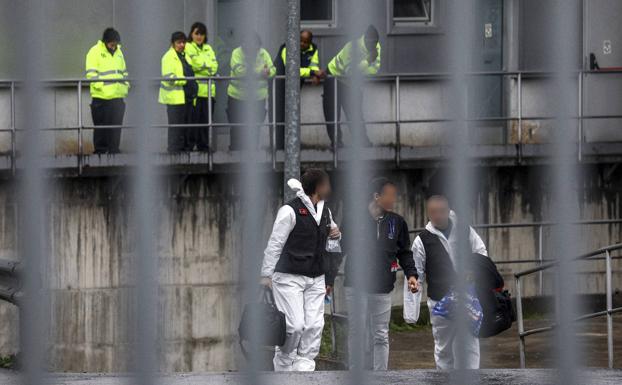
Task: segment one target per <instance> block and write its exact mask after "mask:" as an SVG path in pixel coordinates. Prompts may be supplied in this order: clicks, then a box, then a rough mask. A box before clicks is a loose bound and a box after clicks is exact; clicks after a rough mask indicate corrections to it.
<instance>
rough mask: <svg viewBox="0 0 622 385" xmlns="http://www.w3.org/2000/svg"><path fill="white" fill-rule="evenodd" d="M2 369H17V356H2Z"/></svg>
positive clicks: (0, 360) (0, 359) (0, 358)
mask: <svg viewBox="0 0 622 385" xmlns="http://www.w3.org/2000/svg"><path fill="white" fill-rule="evenodd" d="M0 369H15V355H14V354H11V355H9V356H0Z"/></svg>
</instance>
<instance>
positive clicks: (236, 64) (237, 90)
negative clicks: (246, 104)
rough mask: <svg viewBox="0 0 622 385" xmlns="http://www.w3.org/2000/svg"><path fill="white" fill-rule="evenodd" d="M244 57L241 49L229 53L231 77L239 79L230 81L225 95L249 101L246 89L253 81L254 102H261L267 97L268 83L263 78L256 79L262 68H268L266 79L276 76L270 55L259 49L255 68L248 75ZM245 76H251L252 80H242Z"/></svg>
mask: <svg viewBox="0 0 622 385" xmlns="http://www.w3.org/2000/svg"><path fill="white" fill-rule="evenodd" d="M246 67H247V63H246V57H245V55H244V51H243V50H242V47H238V48H236V49H234V50H233V52H232V53H231V77H237V78H241V79H232V80H231V81H230V82H229V86H228V87H227V95H229V96H230V97H232V98H234V99H237V100H247V99H249V97H248V95H247V93H248V91H247V88H248V86H249V84H247V83H249V82H251V81H255V82H256V84H254V86H255V87H256V91H255V98H254V99H255V100H262V99H266V98H267V97H268V81H267V80H266V79H264V78H263V77H261V78H258V76H260V75H261V73H262V72H263V70H264V68H268V72H269V73H268V77H269V78H272V77H274V75H275V74H276V68H274V64H273V63H272V59H271V58H270V54H269V53H268V51H266V50H265V49H263V48H260V49H259V51H258V52H257V57H256V58H255V67H254V68H253V73H252V74H249V73H248V71H247V68H246ZM247 75H252V76H253V77H252V78H250V79H249V78H244V77H246V76H247Z"/></svg>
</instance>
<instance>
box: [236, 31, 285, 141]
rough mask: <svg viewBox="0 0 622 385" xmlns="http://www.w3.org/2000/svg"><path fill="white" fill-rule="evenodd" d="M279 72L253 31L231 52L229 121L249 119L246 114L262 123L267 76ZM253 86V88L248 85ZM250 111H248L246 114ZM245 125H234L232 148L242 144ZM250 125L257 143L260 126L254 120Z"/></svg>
mask: <svg viewBox="0 0 622 385" xmlns="http://www.w3.org/2000/svg"><path fill="white" fill-rule="evenodd" d="M275 74H276V68H274V64H273V63H272V59H271V58H270V54H269V53H268V51H266V50H265V49H263V48H262V47H261V38H260V37H259V35H258V34H257V33H254V34H253V35H252V36H250V37H249V38H248V39H247V40H245V42H244V44H243V45H242V46H240V47H238V48H236V49H234V50H233V52H232V53H231V77H236V78H238V79H232V80H231V81H230V82H229V86H228V87H227V95H228V96H229V98H228V101H227V116H228V118H229V123H233V124H243V123H248V118H247V117H252V119H253V120H256V121H257V122H256V123H257V124H261V123H263V121H264V119H265V117H266V99H267V98H268V79H271V78H273V77H274V75H275ZM249 87H250V88H251V89H250V90H249V89H248V88H249ZM247 114H248V115H247ZM243 129H244V128H242V126H235V127H233V126H232V127H231V143H230V146H229V148H230V150H241V149H242V148H243V142H244V140H243V139H244V138H243V135H242V133H243ZM248 129H250V130H252V132H251V134H252V135H253V138H256V140H252V141H250V143H258V141H259V128H258V127H257V125H255V124H253V125H251V127H249V128H248Z"/></svg>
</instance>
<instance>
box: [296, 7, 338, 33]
mask: <svg viewBox="0 0 622 385" xmlns="http://www.w3.org/2000/svg"><path fill="white" fill-rule="evenodd" d="M335 3H336V0H301V1H300V23H301V24H302V25H303V26H306V27H320V28H321V27H324V28H334V27H336V24H337V22H336V13H337V12H336V7H335Z"/></svg>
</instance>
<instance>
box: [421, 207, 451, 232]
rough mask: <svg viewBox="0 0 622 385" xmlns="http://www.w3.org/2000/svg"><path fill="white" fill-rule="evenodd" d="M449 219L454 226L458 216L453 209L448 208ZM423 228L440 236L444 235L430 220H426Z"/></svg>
mask: <svg viewBox="0 0 622 385" xmlns="http://www.w3.org/2000/svg"><path fill="white" fill-rule="evenodd" d="M449 220H450V221H451V224H452V226H453V227H454V228H455V227H456V225H457V224H458V217H457V216H456V213H455V212H454V210H449ZM425 229H426V230H428V231H429V232H431V233H432V234H436V235H438V236H442V237H443V238H444V237H445V235H443V233H442V232H441V231H440V230H439V229H437V228H436V227H434V225H433V224H432V222H429V221H428V224H426V225H425Z"/></svg>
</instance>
